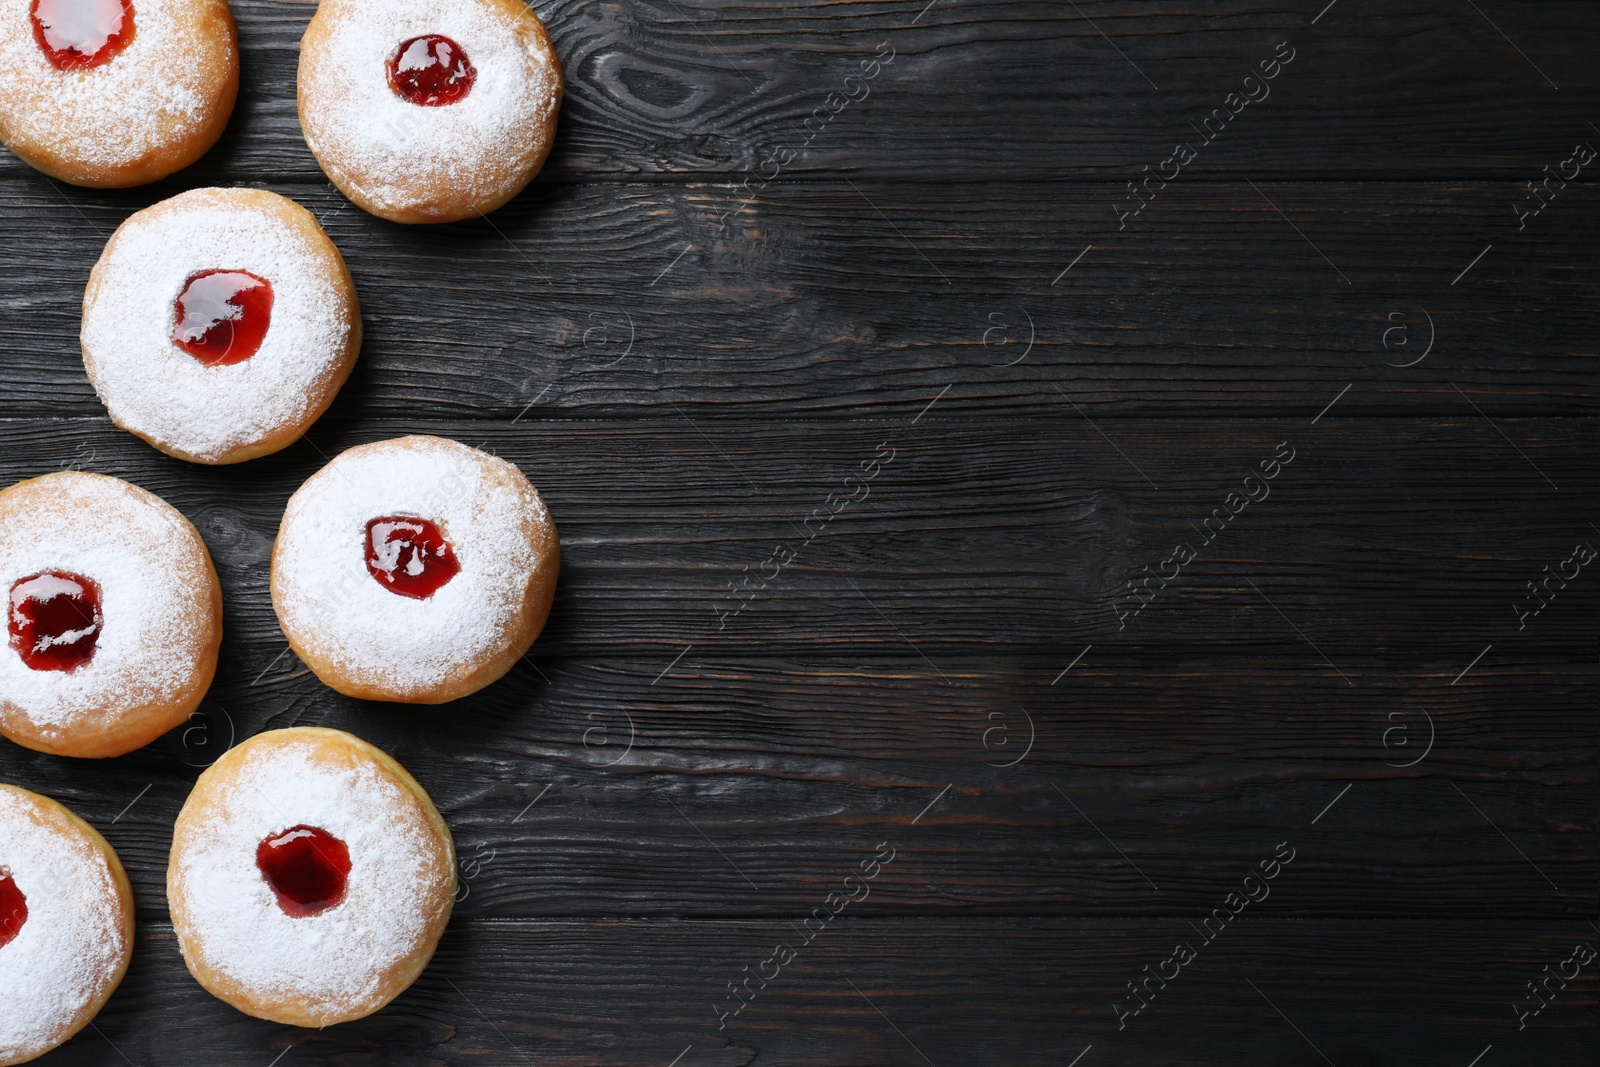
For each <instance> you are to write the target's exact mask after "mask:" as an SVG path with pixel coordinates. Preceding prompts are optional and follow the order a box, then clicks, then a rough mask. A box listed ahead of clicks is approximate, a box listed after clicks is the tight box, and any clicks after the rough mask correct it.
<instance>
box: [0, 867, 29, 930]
mask: <svg viewBox="0 0 1600 1067" xmlns="http://www.w3.org/2000/svg"><path fill="white" fill-rule="evenodd" d="M27 921H28V901H27V899H26V898H25V897H23V895H22V890H20V889H18V888H17V883H16V882H14V881H13V880H12V878H11V876H10V875H9V874H0V948H5V947H6V946H7V945H9V944H11V939H12V938H14V937H16V936H17V934H18V933H20V932H21V930H22V924H23V923H25V922H27Z"/></svg>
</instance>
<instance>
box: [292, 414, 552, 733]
mask: <svg viewBox="0 0 1600 1067" xmlns="http://www.w3.org/2000/svg"><path fill="white" fill-rule="evenodd" d="M560 565H561V546H560V541H559V539H558V538H557V535H556V528H555V524H554V523H553V522H552V521H551V520H550V514H549V512H548V511H546V510H545V506H544V502H543V501H542V500H541V499H540V498H539V494H538V492H537V491H536V490H535V489H534V487H533V486H532V485H530V484H528V479H527V478H525V477H524V476H523V474H522V472H521V471H519V470H518V469H517V468H516V467H514V466H512V465H511V464H510V463H507V462H506V461H504V460H502V459H499V458H497V457H494V456H490V455H488V454H486V453H483V452H479V451H478V450H477V449H473V448H468V447H467V446H466V445H463V444H458V443H457V442H455V441H447V440H444V439H443V438H439V437H421V436H416V437H402V438H399V439H397V440H393V441H382V442H379V443H376V444H370V445H362V446H360V447H358V448H352V449H351V450H350V451H348V452H345V453H343V454H342V455H340V456H338V457H336V458H335V459H334V460H333V462H332V463H329V464H328V465H327V466H326V467H324V468H323V469H322V470H320V471H318V472H317V473H316V474H315V475H313V476H312V477H311V478H310V480H308V481H307V482H306V483H305V484H304V485H303V486H301V487H300V489H299V490H298V491H297V492H296V493H295V494H294V496H293V497H292V498H291V499H290V501H289V507H288V509H287V510H286V511H285V513H284V516H283V524H282V525H281V526H280V528H279V530H278V541H277V544H276V546H275V547H274V548H273V553H272V605H273V607H274V608H276V609H277V612H278V623H279V625H280V626H282V627H283V632H284V635H285V636H286V637H287V638H288V639H289V644H290V646H291V647H293V649H294V651H295V654H296V655H298V656H299V657H300V659H301V660H302V661H303V662H304V663H305V664H306V666H308V667H310V668H311V669H312V671H314V672H315V673H316V675H317V677H319V678H321V679H322V680H323V682H325V683H327V684H328V685H330V686H332V687H333V688H334V689H337V690H338V691H339V692H341V693H344V694H345V695H347V696H353V697H360V698H364V699H368V700H392V701H400V702H404V703H411V704H442V703H445V702H446V701H450V700H455V699H457V698H458V697H463V696H466V695H467V694H469V693H474V692H476V691H477V690H479V689H482V688H483V687H484V686H486V685H488V684H489V683H491V682H493V681H495V680H496V679H498V678H500V677H501V676H502V675H504V674H505V673H506V672H507V671H508V670H510V669H511V667H512V666H513V665H514V664H515V663H516V662H517V660H518V659H520V658H521V657H522V656H523V655H524V654H525V653H526V652H527V651H528V648H529V646H530V645H532V644H533V642H534V639H535V638H537V637H538V636H539V631H540V630H542V629H543V628H544V623H545V619H546V617H547V616H548V615H549V614H550V604H551V601H552V600H553V599H554V597H555V587H556V574H557V572H558V571H559V569H560Z"/></svg>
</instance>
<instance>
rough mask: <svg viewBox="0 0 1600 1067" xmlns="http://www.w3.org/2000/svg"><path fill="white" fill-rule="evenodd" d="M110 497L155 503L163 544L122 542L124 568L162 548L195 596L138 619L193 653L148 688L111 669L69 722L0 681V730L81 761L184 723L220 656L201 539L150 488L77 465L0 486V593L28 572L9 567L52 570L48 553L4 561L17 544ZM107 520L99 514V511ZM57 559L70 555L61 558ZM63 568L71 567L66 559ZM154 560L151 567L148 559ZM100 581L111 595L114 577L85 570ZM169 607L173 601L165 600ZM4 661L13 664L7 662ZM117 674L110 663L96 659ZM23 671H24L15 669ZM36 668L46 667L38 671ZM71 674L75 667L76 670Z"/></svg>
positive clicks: (216, 611)
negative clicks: (170, 677) (34, 707)
mask: <svg viewBox="0 0 1600 1067" xmlns="http://www.w3.org/2000/svg"><path fill="white" fill-rule="evenodd" d="M107 499H109V500H111V501H114V502H115V503H116V505H117V506H118V507H128V508H131V509H133V510H134V511H135V512H136V513H146V514H148V513H149V511H150V510H152V509H153V511H154V512H155V515H154V517H153V525H154V527H155V530H156V532H157V533H159V535H160V537H161V539H162V540H161V542H160V543H159V544H157V543H153V542H152V543H148V544H137V545H128V546H126V549H127V554H128V560H129V565H130V566H131V565H135V564H136V563H137V561H138V559H139V557H140V555H141V554H142V553H143V552H144V551H146V550H157V549H159V550H160V552H161V559H163V560H165V561H166V565H168V566H170V567H171V568H172V569H171V572H170V578H167V576H165V575H163V580H170V581H171V583H173V586H174V588H178V589H182V590H187V591H189V592H190V593H191V594H192V595H190V596H188V597H186V598H185V599H184V601H183V603H182V604H180V605H178V606H176V607H172V610H173V611H174V612H177V613H178V617H176V618H171V619H162V620H144V622H146V623H155V624H157V625H161V624H163V623H170V624H171V625H172V627H173V629H171V630H170V631H164V632H167V633H169V634H170V635H171V636H170V638H169V639H168V640H166V641H165V642H164V643H163V645H162V647H163V648H164V649H165V650H166V653H167V654H169V655H172V656H175V657H176V656H181V655H184V654H188V655H190V656H191V657H192V658H191V660H189V661H188V662H187V663H186V664H185V666H186V669H185V670H184V671H183V672H182V673H183V677H182V679H181V681H180V682H178V683H177V684H170V682H169V683H168V684H163V685H161V686H149V685H145V684H143V683H142V680H141V679H139V678H130V679H127V680H122V679H119V678H118V677H117V676H116V674H115V673H110V676H109V677H108V678H107V679H106V682H105V684H104V685H102V686H101V687H100V692H101V693H102V697H101V700H100V702H99V703H98V704H96V705H95V706H94V707H92V708H89V709H85V710H83V711H82V712H80V713H78V714H76V715H74V716H73V717H72V718H71V720H70V721H67V722H64V723H51V722H47V721H45V722H42V721H38V719H37V718H36V717H35V716H30V715H29V714H27V713H26V709H25V708H23V707H22V706H20V704H19V702H18V701H19V697H18V695H17V693H16V692H15V691H12V692H10V693H8V692H7V691H6V687H5V686H0V734H4V735H5V736H6V737H8V738H10V739H11V740H12V741H14V742H16V743H17V744H19V745H22V746H23V747H24V748H31V749H34V750H35V751H38V752H48V753H51V754H52V755H57V756H75V757H78V758H82V759H104V758H109V757H113V756H121V755H124V754H126V753H128V752H132V751H133V750H134V749H137V748H143V747H144V746H145V745H148V744H149V743H150V742H152V741H154V740H155V739H156V738H158V737H160V736H161V735H162V734H164V733H166V732H167V731H168V730H171V729H173V728H174V727H176V726H179V725H181V724H182V723H183V722H184V721H186V720H187V719H188V718H189V716H190V715H191V714H193V713H194V710H195V709H196V708H198V707H199V706H200V702H201V701H202V700H203V699H204V698H205V695H206V691H207V690H209V689H210V688H211V682H212V679H213V678H214V677H215V675H216V671H217V653H218V650H219V649H220V647H221V645H222V586H221V584H220V583H219V582H218V580H217V572H216V568H215V567H214V566H213V564H212V562H211V554H210V552H208V551H207V550H206V544H205V541H204V540H203V539H202V538H201V536H200V532H199V531H198V530H196V529H195V528H194V526H193V524H191V523H190V522H189V520H188V519H187V518H185V517H184V516H183V515H182V514H181V513H179V512H178V511H177V509H175V508H173V507H172V506H171V505H170V504H168V503H167V502H166V501H164V500H162V499H161V498H160V497H158V496H156V495H155V494H154V493H149V492H146V491H145V490H143V489H140V488H139V487H138V486H135V485H131V484H129V483H127V482H124V481H122V480H121V479H119V478H110V477H107V476H105V475H100V474H87V473H83V472H80V471H59V472H57V473H55V474H47V475H45V476H44V477H42V478H33V479H31V480H29V481H25V482H18V483H17V484H16V485H13V486H12V487H11V488H9V489H6V490H5V491H4V492H0V586H3V588H0V595H4V594H7V593H9V590H10V587H11V584H12V583H13V582H15V581H17V580H19V579H20V578H22V577H25V576H26V575H24V574H22V573H12V572H13V571H18V570H21V571H26V572H28V573H30V574H31V573H38V572H39V571H41V570H45V569H50V568H51V566H52V565H51V564H49V563H48V562H47V561H48V560H49V559H52V558H57V557H55V556H53V555H51V554H50V553H48V552H46V553H45V554H44V555H42V556H39V557H38V562H39V563H43V564H44V566H38V565H33V566H24V567H20V568H18V567H7V565H6V562H5V561H6V560H7V559H8V558H10V557H11V555H12V550H13V548H14V546H15V545H16V544H17V543H19V542H22V543H26V542H27V541H29V540H31V539H34V538H36V537H37V536H38V535H39V531H40V530H41V528H43V527H46V526H53V525H56V524H59V523H61V522H64V521H69V520H70V519H72V518H73V517H74V516H75V515H77V514H79V513H83V512H85V511H87V512H88V513H89V514H91V517H93V513H92V510H90V509H93V508H94V507H95V506H96V504H97V502H98V501H101V500H107ZM100 517H101V518H105V517H106V516H100ZM118 532H119V533H120V534H121V535H122V536H124V537H129V536H136V534H135V532H134V531H133V530H130V529H127V528H124V529H122V530H119V531H118ZM62 558H70V557H67V556H63V557H62ZM61 566H64V567H65V569H67V570H69V571H70V570H73V569H74V568H73V567H72V566H71V565H70V564H63V565H61ZM151 566H155V565H151ZM85 576H86V577H89V578H91V579H93V580H94V581H96V582H97V583H99V584H100V585H101V586H102V588H103V590H105V591H106V597H107V600H108V601H109V600H110V597H111V589H112V588H113V587H112V585H111V582H112V580H113V576H111V575H104V574H88V575H85ZM169 606H170V605H169ZM105 607H106V609H107V612H108V619H107V622H106V626H107V628H108V629H109V627H110V626H112V625H115V624H117V620H115V619H113V618H110V617H109V613H110V612H113V611H116V610H118V605H116V604H114V603H107V604H106V605H105ZM107 652H108V649H107V648H106V646H105V645H101V646H100V647H99V648H97V650H96V653H95V660H91V662H90V663H89V664H88V665H86V666H85V667H83V668H80V671H86V670H90V669H93V668H95V667H96V661H98V660H99V659H100V658H101V655H102V653H107ZM0 656H6V657H11V658H12V659H15V660H18V662H20V660H19V658H18V655H17V653H16V651H15V650H14V649H12V648H11V647H10V645H9V643H7V644H4V645H0ZM8 666H13V665H11V664H10V663H9V662H8ZM101 666H102V668H105V669H107V670H108V672H114V671H115V668H116V666H117V665H116V664H114V663H111V664H102V665H101ZM21 669H23V670H26V668H25V667H24V668H21ZM41 673H43V672H41ZM75 673H76V672H75Z"/></svg>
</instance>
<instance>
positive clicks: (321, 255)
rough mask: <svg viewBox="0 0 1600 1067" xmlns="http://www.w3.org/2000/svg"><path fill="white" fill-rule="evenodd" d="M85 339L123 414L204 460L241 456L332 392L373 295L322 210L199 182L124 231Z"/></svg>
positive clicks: (273, 444)
mask: <svg viewBox="0 0 1600 1067" xmlns="http://www.w3.org/2000/svg"><path fill="white" fill-rule="evenodd" d="M81 341H82V345H83V363H84V367H85V369H86V370H87V371H88V373H89V380H90V381H91V382H92V383H93V384H94V388H95V391H96V392H97V393H99V394H100V399H101V400H102V401H103V402H104V403H105V405H106V408H107V410H108V411H110V413H111V419H112V421H113V422H115V423H116V424H117V425H118V426H120V427H122V428H123V429H124V430H127V431H128V432H129V433H132V434H135V435H137V436H139V437H142V438H144V439H145V440H146V441H148V442H150V443H151V444H152V445H154V446H155V447H156V448H159V449H160V450H161V451H163V452H165V453H167V454H168V455H171V456H176V457H178V458H179V459H186V460H189V461H190V462H192V463H242V462H244V461H245V460H248V459H254V458H256V457H257V456H264V455H267V454H268V453H271V452H276V451H278V450H279V449H281V448H284V447H286V446H288V445H290V444H292V443H293V442H294V441H296V440H297V439H298V438H299V437H300V436H301V435H302V434H303V433H305V431H306V429H307V428H308V427H310V425H311V424H312V423H314V422H315V421H316V420H317V419H318V418H319V417H320V416H321V415H322V413H323V412H324V411H326V410H327V408H328V405H329V404H331V403H333V399H334V397H335V396H336V395H338V392H339V388H340V387H341V386H342V385H344V383H345V380H346V379H347V378H349V377H350V371H351V370H352V368H354V366H355V361H356V356H357V355H358V354H359V353H360V351H361V308H360V304H359V303H358V301H357V300H356V292H355V284H354V282H353V281H352V280H351V278H350V271H349V270H348V269H347V268H346V267H345V263H344V259H343V257H342V256H340V255H339V250H338V249H337V248H335V247H334V246H333V242H332V241H330V240H328V236H327V234H325V233H323V232H322V227H321V226H320V225H318V224H317V220H316V219H315V218H314V217H312V215H311V213H310V212H309V211H307V210H305V209H304V208H302V207H301V206H300V205H298V204H296V203H295V202H294V201H292V200H288V199H286V198H284V197H281V196H279V195H277V194H276V193H269V192H267V191H265V190H262V189H195V190H192V191H190V192H187V193H183V194H182V195H180V196H175V197H173V198H172V199H170V200H163V201H162V202H161V203H159V204H156V205H154V206H153V207H149V208H146V209H145V210H143V211H141V212H139V213H138V214H136V215H134V216H133V217H132V218H130V219H128V221H126V222H124V223H123V224H122V226H121V227H119V228H118V230H117V232H116V233H115V234H113V235H112V237H111V240H110V242H109V243H108V244H107V245H106V248H105V251H104V252H103V253H101V256H100V261H99V262H98V263H97V264H95V267H94V270H93V271H92V272H91V273H90V275H89V288H88V290H87V291H86V292H85V293H84V297H83V330H82V336H81Z"/></svg>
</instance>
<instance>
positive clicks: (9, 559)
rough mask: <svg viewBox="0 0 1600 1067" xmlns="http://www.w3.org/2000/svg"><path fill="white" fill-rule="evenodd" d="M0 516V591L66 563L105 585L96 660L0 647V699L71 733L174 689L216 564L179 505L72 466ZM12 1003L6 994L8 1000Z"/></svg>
mask: <svg viewBox="0 0 1600 1067" xmlns="http://www.w3.org/2000/svg"><path fill="white" fill-rule="evenodd" d="M3 511H4V514H5V517H6V522H5V523H4V524H3V525H0V595H3V594H5V593H6V592H8V591H9V590H10V589H11V587H12V585H14V584H15V583H16V582H18V581H20V580H21V579H23V578H28V577H31V576H33V575H35V574H38V573H41V572H43V571H49V570H59V571H67V572H70V573H74V574H80V575H82V576H83V577H85V578H89V579H91V580H92V581H94V582H95V583H96V584H98V585H99V586H100V596H101V611H102V614H103V616H104V625H103V627H102V629H101V631H100V635H99V638H98V641H97V643H96V645H95V651H94V658H93V659H91V660H90V661H89V662H88V663H86V664H84V665H83V666H81V667H79V668H78V669H77V670H74V671H36V670H32V669H30V668H29V667H28V666H27V665H26V664H25V663H23V661H22V657H21V656H19V655H18V654H17V653H16V651H15V650H14V649H12V648H11V647H10V645H9V644H4V645H0V707H7V708H11V709H15V711H16V712H19V713H20V714H21V715H22V716H24V717H25V718H27V719H28V720H29V721H30V722H32V723H34V724H35V725H36V726H42V727H47V728H52V729H56V730H60V731H62V732H65V731H67V730H70V729H71V727H72V726H73V724H74V723H78V722H81V721H83V720H84V719H85V718H86V717H88V716H92V715H100V714H104V713H105V709H107V708H130V709H131V708H139V707H144V706H148V705H151V704H157V703H167V702H170V701H172V700H174V699H175V694H180V693H182V692H184V691H185V690H186V689H187V688H188V687H190V686H192V685H193V684H194V679H195V672H196V671H197V670H198V669H199V668H198V667H197V666H196V665H197V663H198V662H199V661H200V659H201V658H202V656H203V654H205V652H206V650H207V649H208V648H209V641H210V635H209V633H208V632H206V627H205V625H203V624H204V623H209V622H211V621H212V600H211V587H210V584H209V581H208V580H205V581H202V580H199V579H201V578H207V579H208V578H209V574H210V568H209V563H208V561H207V559H206V555H205V549H204V546H203V545H202V543H201V542H200V540H199V538H198V536H197V535H196V534H195V532H194V530H193V528H192V527H191V526H189V524H188V522H187V520H185V519H184V517H183V516H182V515H180V514H179V513H178V512H177V511H175V510H173V508H172V507H171V506H170V505H168V504H167V503H165V502H164V501H162V500H161V499H160V498H159V497H156V496H154V495H152V494H150V493H147V492H145V491H144V490H142V489H139V488H137V487H135V486H132V485H129V484H128V483H127V482H123V481H119V480H117V479H116V478H107V477H104V476H102V475H97V474H83V473H79V472H75V471H65V472H61V473H58V474H52V475H48V476H46V477H44V478H40V479H37V480H35V481H32V482H27V483H24V484H23V485H20V486H17V487H15V488H13V489H11V490H9V491H8V492H7V493H6V495H5V497H4V500H3ZM0 1003H3V1001H0Z"/></svg>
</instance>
